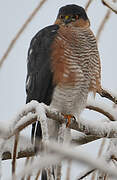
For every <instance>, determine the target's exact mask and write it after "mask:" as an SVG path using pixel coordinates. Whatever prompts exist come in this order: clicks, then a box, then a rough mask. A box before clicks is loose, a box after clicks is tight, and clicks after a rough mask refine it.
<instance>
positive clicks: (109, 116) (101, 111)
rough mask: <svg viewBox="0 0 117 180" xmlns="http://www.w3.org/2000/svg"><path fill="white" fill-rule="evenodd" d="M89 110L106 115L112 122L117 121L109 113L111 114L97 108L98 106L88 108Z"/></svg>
mask: <svg viewBox="0 0 117 180" xmlns="http://www.w3.org/2000/svg"><path fill="white" fill-rule="evenodd" d="M86 108H87V109H90V110H94V111H97V112H99V113H101V114H103V115H105V116H106V117H108V118H109V119H110V120H111V121H115V118H114V117H113V116H112V115H111V114H110V113H109V112H106V111H104V110H103V109H101V108H99V107H96V106H91V105H90V106H87V107H86Z"/></svg>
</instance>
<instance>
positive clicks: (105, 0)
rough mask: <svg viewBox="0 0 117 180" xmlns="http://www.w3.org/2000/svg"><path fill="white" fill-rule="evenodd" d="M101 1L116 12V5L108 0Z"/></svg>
mask: <svg viewBox="0 0 117 180" xmlns="http://www.w3.org/2000/svg"><path fill="white" fill-rule="evenodd" d="M102 3H103V4H104V5H105V6H107V7H108V8H109V9H111V10H112V11H113V12H114V13H116V14H117V5H116V4H115V3H114V2H112V1H110V0H102Z"/></svg>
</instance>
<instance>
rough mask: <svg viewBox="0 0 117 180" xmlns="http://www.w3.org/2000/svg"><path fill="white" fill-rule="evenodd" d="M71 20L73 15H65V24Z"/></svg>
mask: <svg viewBox="0 0 117 180" xmlns="http://www.w3.org/2000/svg"><path fill="white" fill-rule="evenodd" d="M70 22H71V17H70V16H65V18H64V23H65V24H68V23H70Z"/></svg>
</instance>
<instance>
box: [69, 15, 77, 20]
mask: <svg viewBox="0 0 117 180" xmlns="http://www.w3.org/2000/svg"><path fill="white" fill-rule="evenodd" d="M71 18H72V21H76V20H77V19H78V18H79V16H78V15H73V16H72V17H71Z"/></svg>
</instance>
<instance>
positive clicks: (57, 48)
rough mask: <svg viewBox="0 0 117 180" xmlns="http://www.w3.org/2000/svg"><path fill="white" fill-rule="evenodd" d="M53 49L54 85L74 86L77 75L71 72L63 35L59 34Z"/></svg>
mask: <svg viewBox="0 0 117 180" xmlns="http://www.w3.org/2000/svg"><path fill="white" fill-rule="evenodd" d="M51 48H52V49H53V51H52V54H51V59H52V63H51V65H52V71H53V82H54V84H59V85H62V84H67V85H68V84H72V85H73V84H74V82H75V77H76V75H75V73H74V72H70V66H69V63H68V61H67V57H66V56H65V53H64V51H65V50H66V49H67V48H68V47H67V45H66V44H65V43H64V40H63V39H62V37H61V35H60V34H59V33H58V36H57V38H56V39H55V40H54V43H53V44H52V47H51Z"/></svg>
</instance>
